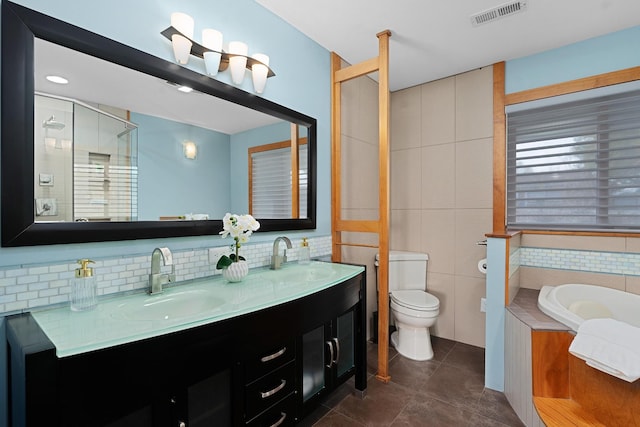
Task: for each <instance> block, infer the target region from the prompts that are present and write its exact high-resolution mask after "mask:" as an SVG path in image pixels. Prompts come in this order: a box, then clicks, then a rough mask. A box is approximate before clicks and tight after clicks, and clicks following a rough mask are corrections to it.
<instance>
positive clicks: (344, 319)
mask: <svg viewBox="0 0 640 427" xmlns="http://www.w3.org/2000/svg"><path fill="white" fill-rule="evenodd" d="M364 313H365V274H364V273H361V274H359V275H358V276H356V277H354V278H352V279H349V280H346V281H345V282H343V283H340V284H338V285H335V286H332V287H330V288H327V289H324V290H322V291H319V292H316V293H314V294H311V295H308V296H306V297H302V298H299V299H296V300H293V301H290V302H287V303H284V304H280V305H277V306H273V307H269V308H266V309H263V310H259V311H256V312H252V313H248V314H244V315H240V316H237V317H233V318H230V319H227V320H222V321H219V322H214V323H211V324H208V325H204V326H199V327H194V328H190V329H185V330H182V331H179V332H173V333H168V334H165V335H161V336H158V337H155V338H150V339H145V340H140V341H135V342H131V343H128V344H124V345H119V346H114V347H109V348H105V349H103V350H97V351H91V352H87V353H82V354H78V355H75V356H68V357H63V358H58V357H57V356H56V353H55V347H54V345H53V344H52V343H51V342H50V341H49V339H48V338H47V337H46V335H45V334H44V333H43V332H42V330H41V329H40V327H39V326H38V324H37V322H36V321H35V320H34V319H33V318H32V317H31V316H30V314H28V313H26V314H22V315H17V316H12V317H10V318H8V319H7V322H6V323H7V343H8V349H9V369H8V373H9V384H10V392H9V397H10V402H9V406H10V414H9V419H10V425H13V426H43V425H47V426H83V427H84V426H112V427H116V426H118V427H120V426H136V427H140V426H153V427H158V426H177V427H180V426H185V427H198V426H210V425H215V426H226V425H229V426H245V425H246V426H252V427H253V426H286V425H294V424H296V423H297V422H298V421H299V420H300V419H301V418H302V417H304V416H305V415H306V414H307V413H309V412H310V411H311V410H312V409H313V408H314V407H315V406H316V405H317V404H318V403H319V402H320V400H321V399H322V397H323V396H326V395H327V394H329V393H330V392H331V391H332V390H333V389H334V388H335V387H336V386H337V385H339V384H340V383H341V382H343V381H345V380H346V379H348V378H349V377H351V376H352V375H355V385H356V389H357V390H359V391H361V392H363V391H364V390H365V389H366V349H365V326H366V325H365V314H364ZM318 331H320V332H318ZM320 335H322V338H321V339H320V340H317V339H316V336H320ZM316 341H318V342H317V343H316ZM336 341H337V342H338V345H339V346H340V350H339V352H337V351H336V347H332V346H335V345H336V344H327V343H335V342H336ZM338 353H339V354H338ZM318 360H319V361H320V362H319V363H320V364H321V365H322V366H324V368H322V373H321V374H318V372H315V373H313V372H311V371H309V370H308V367H309V366H310V365H313V364H314V363H315V364H316V365H317V364H318ZM313 375H315V377H314V376H313ZM318 375H322V381H321V382H322V387H320V388H319V389H318V390H316V391H314V392H313V393H311V394H309V392H308V388H309V387H310V383H309V379H310V378H312V379H313V378H315V379H319V377H318Z"/></svg>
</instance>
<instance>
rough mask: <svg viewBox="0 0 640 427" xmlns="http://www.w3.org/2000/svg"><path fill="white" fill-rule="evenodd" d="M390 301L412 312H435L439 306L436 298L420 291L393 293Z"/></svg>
mask: <svg viewBox="0 0 640 427" xmlns="http://www.w3.org/2000/svg"><path fill="white" fill-rule="evenodd" d="M391 299H392V300H393V301H395V302H396V303H397V304H400V305H402V306H405V307H408V308H412V309H414V310H436V309H437V308H438V307H439V306H440V301H439V300H438V298H436V297H435V296H433V295H431V294H429V293H427V292H424V291H420V290H407V291H393V293H392V294H391Z"/></svg>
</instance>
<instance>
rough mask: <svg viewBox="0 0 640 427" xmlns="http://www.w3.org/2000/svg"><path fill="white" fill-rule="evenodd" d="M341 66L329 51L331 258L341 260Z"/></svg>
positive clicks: (340, 60) (340, 62) (333, 53)
mask: <svg viewBox="0 0 640 427" xmlns="http://www.w3.org/2000/svg"><path fill="white" fill-rule="evenodd" d="M341 66H342V58H340V56H338V54H336V53H335V52H331V224H332V226H331V242H332V248H331V260H332V261H333V262H340V261H342V249H341V247H340V242H341V235H342V234H341V233H340V230H338V226H337V224H338V222H339V221H340V216H341V211H342V201H341V197H342V187H341V184H340V179H341V173H342V160H341V159H342V124H341V123H342V104H341V100H342V89H341V83H340V82H339V81H337V80H336V74H337V73H338V71H339V70H340V68H341Z"/></svg>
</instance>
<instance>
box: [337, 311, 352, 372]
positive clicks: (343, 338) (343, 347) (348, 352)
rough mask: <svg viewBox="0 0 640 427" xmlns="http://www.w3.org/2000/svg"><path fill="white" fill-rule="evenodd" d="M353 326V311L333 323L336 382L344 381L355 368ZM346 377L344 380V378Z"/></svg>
mask: <svg viewBox="0 0 640 427" xmlns="http://www.w3.org/2000/svg"><path fill="white" fill-rule="evenodd" d="M354 331H355V324H354V315H353V311H348V312H346V313H345V314H343V315H342V316H340V317H338V318H337V319H336V321H335V322H334V335H335V336H334V337H333V339H334V343H335V350H336V352H337V354H336V360H337V363H336V364H335V371H336V377H337V378H336V379H337V380H338V382H343V381H342V380H346V379H347V378H348V377H349V376H351V374H352V373H353V370H354V368H355V345H354V344H355V338H354ZM345 376H346V378H345Z"/></svg>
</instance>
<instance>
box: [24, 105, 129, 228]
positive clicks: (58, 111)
mask: <svg viewBox="0 0 640 427" xmlns="http://www.w3.org/2000/svg"><path fill="white" fill-rule="evenodd" d="M127 118H128V112H127V111H124V110H119V109H116V108H113V107H107V106H96V107H94V106H91V105H88V104H85V103H83V102H81V101H77V100H72V99H67V98H62V97H58V96H52V95H46V94H37V95H36V96H35V123H36V126H35V129H34V132H35V144H34V149H35V177H34V178H35V179H34V184H35V188H34V194H35V206H34V218H35V221H36V222H51V221H76V222H79V221H135V220H136V219H137V217H138V206H137V200H138V197H137V191H138V133H137V126H136V125H135V124H133V123H131V122H130V121H129V120H127ZM39 124H41V126H39Z"/></svg>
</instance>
